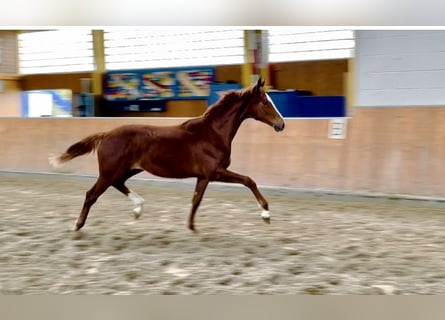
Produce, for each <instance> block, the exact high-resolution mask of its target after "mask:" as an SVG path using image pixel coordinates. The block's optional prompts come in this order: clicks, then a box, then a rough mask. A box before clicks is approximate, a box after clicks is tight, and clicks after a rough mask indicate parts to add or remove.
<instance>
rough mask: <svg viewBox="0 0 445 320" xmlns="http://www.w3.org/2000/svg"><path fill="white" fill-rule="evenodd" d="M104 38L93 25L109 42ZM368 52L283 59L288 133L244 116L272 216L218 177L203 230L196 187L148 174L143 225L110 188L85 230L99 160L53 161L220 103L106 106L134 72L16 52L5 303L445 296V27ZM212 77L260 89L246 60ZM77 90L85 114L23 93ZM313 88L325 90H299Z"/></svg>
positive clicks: (8, 40) (399, 36) (376, 41)
mask: <svg viewBox="0 0 445 320" xmlns="http://www.w3.org/2000/svg"><path fill="white" fill-rule="evenodd" d="M296 30H297V29H296ZM99 31H100V30H99ZM147 32H148V31H147ZM104 34H105V37H107V33H106V31H105V32H104V31H102V32H98V30H94V32H93V35H92V36H93V39H94V41H93V42H94V44H95V45H96V42H97V41H99V40H98V39H101V37H102V41H103V37H104ZM242 34H244V36H246V37H249V36H253V35H255V34H261V32H255V33H253V34H252V33H250V32H249V31H244V32H242ZM271 34H272V33H271ZM108 36H110V35H108ZM0 39H2V40H3V41H2V42H0V43H2V45H3V51H4V52H9V51H8V50H18V49H19V46H18V45H13V44H17V43H20V42H19V40H20V36H19V35H18V33H17V32H16V31H0ZM105 43H107V42H105ZM354 43H355V48H354V51H355V54H354V56H351V57H346V58H342V59H324V60H313V61H304V62H301V61H294V62H293V61H284V62H275V63H272V62H270V65H269V67H268V68H267V70H266V71H267V72H266V71H264V70H262V72H266V73H265V75H266V76H267V77H266V80H267V83H268V84H269V85H270V87H272V88H273V89H275V91H272V90H271V91H270V97H271V98H272V100H274V102H275V105H276V107H277V109H278V110H279V111H280V112H281V113H282V115H283V118H284V119H285V122H286V126H285V129H284V130H283V131H282V132H275V131H274V130H273V128H271V127H270V126H268V125H266V124H264V123H261V122H259V121H255V120H253V119H248V120H246V121H244V122H243V123H242V125H241V127H240V128H239V130H238V132H237V134H236V136H235V138H234V140H233V143H232V150H231V151H232V154H231V164H230V167H229V169H230V170H232V171H233V172H237V173H240V174H243V175H247V176H249V177H251V178H252V179H253V180H254V181H255V182H256V184H257V185H258V188H259V190H260V192H261V193H262V194H263V196H264V197H265V198H266V200H267V201H268V203H269V209H270V221H269V223H267V222H265V221H264V220H263V219H262V218H261V211H262V209H261V208H259V207H258V203H257V201H256V200H255V196H254V195H253V194H252V192H251V191H250V190H249V189H248V188H246V187H245V186H242V185H239V184H229V183H219V182H218V183H210V184H209V186H208V188H207V190H206V192H205V194H204V196H203V199H202V202H201V204H200V206H199V209H198V211H197V214H196V216H195V227H196V232H192V231H191V230H189V229H188V228H187V219H188V216H189V213H190V210H191V207H192V198H193V196H194V190H195V189H194V188H195V182H196V179H195V178H187V179H177V180H176V179H162V178H159V177H156V176H154V175H151V174H149V173H146V172H143V173H140V174H139V175H136V176H134V177H133V178H131V179H130V180H128V183H127V186H128V187H129V188H130V189H131V190H133V191H134V192H136V193H137V194H138V195H140V196H141V197H142V198H143V199H144V200H145V203H144V210H143V213H142V214H141V216H140V217H139V218H138V219H135V216H134V214H133V212H132V209H133V208H134V204H133V202H132V201H131V199H129V198H127V197H125V196H124V195H123V194H122V193H121V192H119V191H117V190H116V189H114V188H113V187H110V188H109V189H108V190H107V191H106V192H105V193H104V194H103V195H102V196H101V197H100V198H99V199H98V201H97V202H96V203H95V204H94V205H93V206H92V207H91V211H90V213H89V216H88V219H87V220H86V223H85V225H84V226H83V228H82V229H80V230H79V231H73V230H72V227H73V225H74V223H75V222H76V220H77V218H78V217H79V214H80V211H81V209H82V205H83V203H84V200H85V196H86V192H87V191H88V190H89V189H90V188H91V187H92V186H93V184H94V183H95V181H96V179H97V177H98V164H97V155H96V153H94V152H93V153H91V154H86V155H83V156H81V157H78V158H75V159H72V160H71V161H70V162H68V163H66V164H65V165H64V166H63V167H61V168H54V167H52V166H51V165H50V163H49V161H48V158H49V157H50V156H51V155H54V154H61V153H62V152H64V151H65V150H66V149H67V148H68V147H69V146H70V145H72V144H73V143H75V142H77V141H79V140H81V139H83V138H85V137H86V136H88V135H90V134H93V133H97V132H104V131H108V130H111V129H113V128H116V127H118V126H120V125H126V124H148V125H158V126H170V125H178V124H181V123H183V122H184V121H186V120H187V119H190V118H193V117H198V116H200V115H201V114H202V113H204V112H205V111H206V108H207V107H208V104H209V101H210V100H207V99H210V98H208V97H207V96H206V98H205V99H204V98H197V97H196V96H193V99H192V98H190V97H189V99H179V98H178V99H173V98H171V97H169V96H162V97H158V98H156V99H152V100H150V99H148V100H143V101H142V100H141V102H140V105H138V106H139V107H140V108H141V109H138V108H139V107H134V106H135V105H137V103H139V102H135V101H136V100H135V101H130V102H131V107H130V108H126V107H125V106H126V104H125V103H124V102H125V101H126V100H119V99H117V98H116V99H117V100H113V99H114V98H113V99H111V98H110V97H108V98H107V95H111V96H112V95H115V94H116V92H115V91H107V88H108V87H107V82H106V81H104V82H103V83H102V80H103V79H105V80H108V81H111V80H110V79H111V78H113V77H115V76H114V75H113V74H115V72H117V71H116V70H118V69H115V70H114V71H113V72H110V71H109V70H108V69H107V68H106V65H105V66H102V67H103V68H102V69H101V70H99V71H97V70H90V71H85V72H74V73H73V72H71V73H70V72H66V73H62V74H57V73H51V72H49V73H47V74H32V73H30V74H26V73H24V74H21V73H19V72H18V71H17V70H18V62H17V61H9V60H8V59H6V58H7V55H5V54H4V59H3V61H4V62H5V63H2V64H0V81H1V82H2V87H1V88H2V91H1V92H0V105H1V108H0V116H1V118H0V248H1V250H0V293H2V294H19V295H22V294H115V295H124V294H145V295H155V294H156V295H157V294H172V295H194V294H315V295H339V294H357V295H370V294H384V295H386V294H388V295H390V294H393V295H414V294H445V269H444V268H443V266H444V265H445V249H444V248H445V182H444V181H445V180H444V177H445V167H444V165H443V163H445V145H444V141H445V126H444V125H443V123H442V122H443V121H444V120H443V119H445V108H444V106H445V98H444V97H443V94H442V95H440V94H439V93H440V91H442V92H443V90H444V89H445V88H444V87H445V84H444V82H443V80H441V79H445V75H444V74H442V73H444V72H445V71H443V70H445V62H444V61H445V60H444V59H442V58H440V57H442V56H440V52H442V55H443V44H444V43H445V32H444V31H431V30H423V31H397V30H391V31H386V30H372V31H367V30H359V31H355V32H354ZM419 43H421V44H422V46H420V45H417V44H419ZM419 48H420V49H419ZM105 49H106V48H105ZM249 49H252V48H249ZM96 51H97V50H96ZM96 53H97V52H96ZM12 55H13V56H17V54H16V53H14V54H12ZM377 58H378V59H377ZM96 63H97V61H96ZM416 64H420V65H416ZM11 66H12V67H11ZM7 67H8V68H9V69H8V68H7ZM419 68H421V69H422V70H423V71H422V72H418V71H416V70H418V69H419ZM127 69H131V68H130V67H129V68H121V70H125V72H126V73H128V71H127ZM143 69H144V72H148V71H146V70H145V69H147V70H148V69H150V68H143ZM159 70H160V69H159ZM159 70H158V69H155V71H156V72H158V73H156V75H157V76H160V73H161V71H159ZM174 70H176V69H174ZM118 71H119V70H118ZM167 71H168V70H167ZM167 71H164V70H162V72H167ZM175 72H176V71H175ZM177 72H178V73H181V77H183V76H184V75H185V76H187V75H190V74H192V73H191V71H190V70H188V69H187V70H186V69H180V70H179V71H177ZM202 72H204V73H205V72H210V73H211V74H212V77H213V78H212V79H213V80H212V81H213V82H212V85H213V84H215V85H217V84H222V83H224V84H226V85H228V86H229V87H230V88H232V89H235V90H238V89H240V88H241V87H246V86H247V85H246V79H245V78H246V74H245V73H246V65H245V64H236V63H234V64H232V65H212V66H211V67H210V68H205V70H202ZM162 74H164V73H162ZM205 74H206V75H208V73H205ZM144 75H146V73H144ZM262 75H263V76H264V74H262ZM194 76H195V75H194ZM199 76H200V77H202V73H200V75H199ZM181 77H179V76H178V79H182V78H181ZM85 79H91V82H89V81H86V80H85ZM113 79H115V78H113ZM143 79H145V80H147V79H148V77H147V76H146V78H143ZM150 79H151V80H147V83H148V82H150V81H155V80H153V79H155V78H150ZM232 80H233V81H232ZM113 81H114V80H113ZM126 81H132V80H131V79H130V80H129V79H128V78H126ZM178 81H180V80H178ZM88 83H90V84H92V86H93V88H85V84H88ZM97 83H100V84H101V85H100V86H98V84H97ZM150 83H151V82H150ZM193 84H195V82H193V81H191V82H190V81H185V83H184V86H186V85H193ZM235 84H236V85H235ZM60 86H62V87H63V88H67V89H70V90H71V91H72V99H73V101H75V103H78V104H83V107H84V108H83V109H82V108H81V109H76V110H75V108H74V107H73V110H72V114H71V115H68V116H67V115H64V116H56V115H53V114H52V115H44V114H41V115H40V116H35V114H34V116H33V115H32V114H29V113H30V112H31V111H32V112H36V111H35V109H32V108H31V107H30V101H32V100H33V99H35V98H36V97H35V96H33V97H31V96H28V98H26V99H23V94H24V93H27V94H28V93H29V92H31V93H35V92H36V91H38V90H46V91H48V90H52V89H54V88H57V89H59V88H60ZM232 86H233V87H232ZM210 87H211V86H210ZM113 88H114V87H113ZM144 88H145V87H144ZM163 88H164V87H163ZM181 88H182V87H181ZM230 88H229V89H227V90H230ZM90 89H91V90H90ZM108 89H109V88H108ZM145 89H146V88H145ZM164 89H165V88H164ZM179 89H180V88H179ZM179 89H178V90H179ZM113 90H114V89H113ZM175 90H176V89H175ZM187 90H189V91H190V92H192V93H190V94H193V95H198V97H199V95H200V94H203V95H205V94H206V93H203V92H202V90H203V89H202V88H201V87H196V88H192V89H190V88H188V89H187ZM87 91H90V92H87ZM189 91H187V92H189ZM303 91H304V92H306V93H305V94H308V92H309V91H310V95H308V96H307V95H305V96H303V97H295V96H290V94H294V93H295V92H300V93H301V92H303ZM144 92H145V94H148V89H147V90H146V91H144ZM175 92H176V91H175ZM159 94H161V93H159ZM162 94H164V91H162ZM175 94H176V93H175ZM184 94H185V93H184ZM220 96H221V94H219V95H218V94H217V95H216V99H219V97H220ZM339 97H340V98H341V99H339ZM84 98H87V99H86V100H83V99H84ZM311 98H313V100H311ZM107 99H111V102H113V103H110V104H108V102H109V101H108V100H107ZM289 99H290V100H289ZM293 99H294V100H293ZM299 99H301V100H299ZM38 101H43V99H42V100H38ZM107 101H108V102H107ZM147 101H148V102H147ZM339 101H340V102H341V101H343V102H344V105H343V109H342V108H340V109H335V110H336V111H335V112H337V111H338V110H343V113H342V114H332V113H330V112H331V111H332V109H329V107H330V106H332V105H333V104H335V105H336V106H337V103H338V102H339ZM155 102H158V103H160V107H159V108H158V107H157V106H156V105H155ZM23 103H27V104H28V107H27V109H26V108H25V109H26V110H25V111H26V112H24V109H23ZM331 103H332V104H331ZM293 104H295V105H294V107H295V108H297V107H296V106H297V105H298V106H304V108H303V107H302V108H301V109H298V110H299V111H298V112H301V114H292V110H291V108H292V106H293ZM73 106H75V105H73ZM311 106H312V109H310V107H311ZM108 107H109V108H108ZM107 108H108V109H107ZM135 108H136V109H135ZM308 108H309V109H310V110H312V111H313V110H314V109H313V108H317V112H318V113H317V114H316V115H314V114H308V110H309V109H308ZM60 110H61V109H60ZM60 110H59V111H60ZM80 111H82V112H85V114H80V113H79V112H80ZM27 112H28V113H27ZM89 112H91V114H88V113H89ZM309 113H310V112H309ZM182 160H183V159H180V158H178V159H177V161H182Z"/></svg>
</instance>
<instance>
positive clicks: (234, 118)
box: [207, 103, 245, 145]
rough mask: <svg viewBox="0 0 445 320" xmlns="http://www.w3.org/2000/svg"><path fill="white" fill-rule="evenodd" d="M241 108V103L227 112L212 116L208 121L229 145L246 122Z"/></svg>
mask: <svg viewBox="0 0 445 320" xmlns="http://www.w3.org/2000/svg"><path fill="white" fill-rule="evenodd" d="M240 107H241V103H240V104H237V105H233V106H231V107H230V108H228V110H227V111H226V112H221V113H215V114H212V115H210V116H209V117H208V119H207V121H209V122H210V125H211V127H212V128H213V129H214V130H215V132H216V133H217V134H218V135H220V136H221V138H222V139H223V141H225V142H226V143H227V144H229V145H230V144H231V143H232V140H233V138H234V137H235V135H236V133H237V132H238V129H239V127H240V126H241V124H242V123H243V121H244V120H245V118H244V117H243V115H242V114H240V112H242V110H240Z"/></svg>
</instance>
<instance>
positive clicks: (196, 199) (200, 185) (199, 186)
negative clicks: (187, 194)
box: [188, 178, 209, 232]
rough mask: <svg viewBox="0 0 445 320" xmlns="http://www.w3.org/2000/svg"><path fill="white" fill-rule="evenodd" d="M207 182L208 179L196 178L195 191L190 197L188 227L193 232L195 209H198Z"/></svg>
mask: <svg viewBox="0 0 445 320" xmlns="http://www.w3.org/2000/svg"><path fill="white" fill-rule="evenodd" d="M208 184H209V180H208V179H204V178H198V180H197V181H196V186H195V193H194V194H193V199H192V210H191V211H190V215H189V219H188V228H189V229H190V230H192V231H194V232H196V229H195V222H194V219H195V214H196V210H198V207H199V204H200V203H201V200H202V197H203V195H204V192H205V190H206V188H207V185H208Z"/></svg>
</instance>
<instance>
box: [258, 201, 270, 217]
mask: <svg viewBox="0 0 445 320" xmlns="http://www.w3.org/2000/svg"><path fill="white" fill-rule="evenodd" d="M258 207H259V208H260V209H263V207H262V206H261V205H260V204H259V203H258ZM261 218H263V219H270V212H269V211H268V210H264V209H263V211H261Z"/></svg>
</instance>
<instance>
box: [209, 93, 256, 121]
mask: <svg viewBox="0 0 445 320" xmlns="http://www.w3.org/2000/svg"><path fill="white" fill-rule="evenodd" d="M252 92H253V88H252V87H249V88H245V89H241V90H231V91H228V92H226V93H225V94H224V95H223V96H222V97H221V98H220V99H219V100H218V101H217V102H215V103H214V104H213V105H211V106H210V107H209V108H208V109H207V111H206V112H205V113H204V117H206V116H208V115H211V114H215V113H219V112H221V111H222V112H224V111H227V109H228V108H230V107H231V106H232V105H234V104H235V103H239V102H240V101H244V100H245V99H247V98H248V97H250V95H251V94H252Z"/></svg>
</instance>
